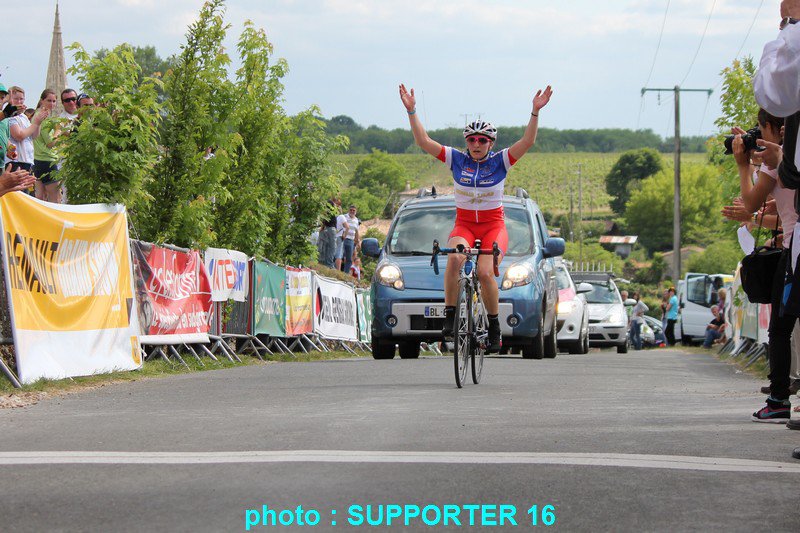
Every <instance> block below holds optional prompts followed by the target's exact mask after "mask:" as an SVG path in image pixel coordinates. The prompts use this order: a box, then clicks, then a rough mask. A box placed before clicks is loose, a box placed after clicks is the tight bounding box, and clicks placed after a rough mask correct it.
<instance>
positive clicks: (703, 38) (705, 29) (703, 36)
mask: <svg viewBox="0 0 800 533" xmlns="http://www.w3.org/2000/svg"><path fill="white" fill-rule="evenodd" d="M716 5H717V0H714V1H713V2H712V3H711V9H710V10H709V12H708V18H707V19H706V27H705V28H703V35H702V36H701V37H700V42H699V43H698V45H697V50H695V52H694V57H693V58H692V62H691V63H689V70H687V71H686V75H685V76H684V77H683V79H682V80H681V82H680V83H679V84H678V85H679V86H681V85H683V82H685V81H686V78H688V77H689V74H690V73H691V72H692V68H693V67H694V62H695V61H696V60H697V56H698V54H700V49H701V48H702V47H703V41H704V40H705V38H706V32H708V25H709V23H710V22H711V16H712V15H713V14H714V8H715V7H716Z"/></svg>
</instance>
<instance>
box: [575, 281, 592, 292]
mask: <svg viewBox="0 0 800 533" xmlns="http://www.w3.org/2000/svg"><path fill="white" fill-rule="evenodd" d="M593 290H594V288H593V287H592V284H591V283H586V282H585V281H584V282H583V283H581V284H580V285H578V286H577V287H575V292H577V293H578V294H586V293H587V292H592V291H593Z"/></svg>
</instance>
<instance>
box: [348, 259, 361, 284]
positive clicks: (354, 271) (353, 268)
mask: <svg viewBox="0 0 800 533" xmlns="http://www.w3.org/2000/svg"><path fill="white" fill-rule="evenodd" d="M350 275H351V276H353V277H354V278H356V279H357V280H360V279H361V258H360V257H358V256H356V258H355V259H353V264H352V265H350Z"/></svg>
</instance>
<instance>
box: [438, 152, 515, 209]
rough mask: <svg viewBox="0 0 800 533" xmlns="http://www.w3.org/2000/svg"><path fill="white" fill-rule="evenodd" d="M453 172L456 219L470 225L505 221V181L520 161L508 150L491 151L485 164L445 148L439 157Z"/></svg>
mask: <svg viewBox="0 0 800 533" xmlns="http://www.w3.org/2000/svg"><path fill="white" fill-rule="evenodd" d="M438 158H439V160H440V161H442V162H443V163H444V164H446V165H447V166H448V167H449V168H450V170H451V171H452V173H453V182H454V184H455V191H454V194H455V197H456V219H457V220H458V219H461V220H465V221H467V220H468V221H470V222H489V221H497V220H503V190H504V187H505V179H506V175H507V174H508V171H509V170H510V169H511V166H512V165H513V164H514V163H516V162H517V161H516V159H514V158H513V157H511V154H509V153H508V148H506V149H504V150H501V151H499V152H489V155H488V156H487V157H486V158H485V159H484V160H482V161H475V160H474V159H472V158H471V157H470V156H469V155H467V154H465V153H464V152H461V151H459V150H456V149H454V148H452V147H450V146H443V147H442V151H441V152H440V153H439V156H438Z"/></svg>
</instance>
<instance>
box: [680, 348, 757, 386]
mask: <svg viewBox="0 0 800 533" xmlns="http://www.w3.org/2000/svg"><path fill="white" fill-rule="evenodd" d="M681 349H682V350H683V351H685V352H689V353H703V354H708V355H710V356H712V357H716V358H717V359H719V360H720V361H724V362H726V363H728V364H729V365H733V366H735V367H737V368H738V369H739V370H741V371H742V372H746V373H748V374H750V375H752V376H755V377H757V378H761V379H764V380H766V379H767V374H769V367H768V366H767V359H766V358H765V357H764V356H761V357H759V358H758V360H757V361H756V362H755V363H753V364H752V365H750V366H749V367H747V368H745V365H746V364H747V361H748V358H746V357H744V356H743V355H740V356H738V357H731V354H729V353H724V354H721V353H719V347H717V346H715V347H714V348H712V349H710V350H707V349H705V348H703V347H702V346H681Z"/></svg>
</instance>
